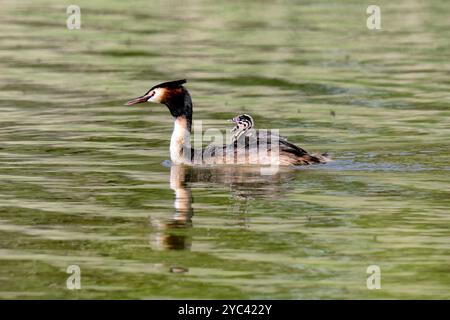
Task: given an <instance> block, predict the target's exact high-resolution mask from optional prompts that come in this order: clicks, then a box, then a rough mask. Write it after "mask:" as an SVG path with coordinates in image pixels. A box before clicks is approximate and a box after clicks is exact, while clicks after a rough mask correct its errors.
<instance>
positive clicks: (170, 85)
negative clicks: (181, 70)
mask: <svg viewBox="0 0 450 320" xmlns="http://www.w3.org/2000/svg"><path fill="white" fill-rule="evenodd" d="M186 82H187V80H186V79H181V80H175V81H167V82H163V83H160V84H157V85H156V86H153V87H152V88H151V89H150V90H148V91H147V93H146V94H145V95H147V94H148V93H149V92H150V91H152V90H153V89H156V88H168V89H175V88H179V87H181V86H182V85H183V84H185V83H186Z"/></svg>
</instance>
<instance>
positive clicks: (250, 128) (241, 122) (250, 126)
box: [230, 114, 287, 142]
mask: <svg viewBox="0 0 450 320" xmlns="http://www.w3.org/2000/svg"><path fill="white" fill-rule="evenodd" d="M230 121H231V122H234V123H235V124H236V125H235V127H234V128H233V129H231V133H233V136H232V137H231V142H235V141H238V140H239V139H240V138H241V137H253V136H256V137H258V138H263V137H264V138H265V139H272V138H275V139H279V140H280V139H282V140H285V141H287V139H286V138H285V137H281V136H279V135H276V134H274V133H273V132H272V131H268V130H263V131H262V132H261V131H259V130H256V129H255V128H254V126H255V121H254V120H253V118H252V116H250V115H248V114H241V115H239V116H237V117H234V118H233V119H231V120H230Z"/></svg>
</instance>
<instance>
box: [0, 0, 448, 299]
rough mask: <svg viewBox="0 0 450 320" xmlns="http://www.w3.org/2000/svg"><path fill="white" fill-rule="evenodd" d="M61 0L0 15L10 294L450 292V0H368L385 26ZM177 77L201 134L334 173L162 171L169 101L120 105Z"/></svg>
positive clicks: (340, 12) (361, 16) (5, 273)
mask: <svg viewBox="0 0 450 320" xmlns="http://www.w3.org/2000/svg"><path fill="white" fill-rule="evenodd" d="M69 4H71V3H69V2H67V3H66V2H65V1H56V0H53V1H50V0H41V1H30V0H24V1H12V0H2V2H1V6H0V70H1V72H0V298H3V299H11V298H13V299H15V298H26V299H30V298H38V299H48V298H64V299H86V298H100V299H104V298H114V299H124V298H142V299H167V298H182V299H185V298H200V299H211V298H226V299H238V298H239V299H269V298H271V299H356V298H362V299H379V298H388V299H418V298H425V299H431V298H441V299H448V298H450V294H449V292H450V275H449V272H450V209H449V207H450V188H449V182H450V178H449V177H450V164H449V156H450V151H449V147H450V143H449V138H450V121H449V119H450V118H449V116H450V62H449V61H450V60H449V57H450V19H449V16H450V5H449V3H448V1H445V0H433V1H419V0H411V1H406V0H403V1H385V0H380V1H377V4H378V5H379V6H380V8H381V19H382V20H381V21H382V23H381V26H382V29H381V30H369V29H368V28H367V26H366V19H367V17H368V15H367V14H366V8H367V5H368V4H369V3H363V2H361V1H356V0H354V1H340V2H331V1H288V0H284V1H256V0H255V1H245V2H242V1H225V0H224V1H213V0H204V1H203V0H193V1H170V0H169V1H143V0H142V1H107V0H89V1H88V0H77V1H74V4H77V5H79V6H80V8H81V29H79V30H69V29H67V27H66V19H67V14H66V7H67V6H68V5H69ZM180 78H187V79H188V81H189V82H188V84H187V85H186V87H187V88H188V89H189V91H190V93H191V95H192V97H193V101H194V119H196V120H202V121H203V122H202V125H203V130H207V129H211V128H217V129H220V130H224V131H225V130H228V129H229V128H230V124H229V123H227V122H226V120H227V119H230V118H231V117H233V116H235V115H237V114H240V113H244V112H245V113H249V114H251V115H252V116H253V117H254V119H255V121H256V124H257V126H258V127H259V128H278V129H280V132H281V134H282V135H284V136H286V137H288V139H289V141H292V142H295V143H297V144H299V145H301V146H302V147H304V148H305V149H307V150H310V151H328V152H329V153H330V154H331V156H332V157H333V159H334V160H335V161H334V162H332V163H330V164H326V165H322V166H314V167H304V168H299V169H296V170H283V171H281V172H279V173H278V174H276V175H273V176H270V177H268V176H261V175H259V174H258V173H255V172H254V171H252V170H244V169H243V168H241V169H230V168H220V169H219V168H217V169H214V168H207V169H188V168H179V167H170V165H168V161H167V160H168V159H169V139H170V134H171V131H172V119H171V117H170V115H169V113H168V112H167V110H166V108H165V107H164V106H162V105H155V104H141V105H137V106H133V107H126V106H123V103H124V102H125V101H127V100H129V99H131V98H134V97H136V96H138V95H141V94H143V93H145V92H146V90H147V89H148V88H149V87H151V86H153V85H155V84H157V83H159V82H163V81H168V80H175V79H180ZM175 194H177V195H178V196H177V197H176V196H175ZM69 265H78V266H79V267H80V269H81V290H69V289H67V288H66V280H67V278H68V276H69V275H68V274H67V273H66V269H67V267H68V266H69ZM370 265H377V266H379V267H380V269H381V289H379V290H376V289H375V290H368V289H367V286H366V280H367V277H368V276H369V275H368V274H367V273H366V270H367V267H368V266H370Z"/></svg>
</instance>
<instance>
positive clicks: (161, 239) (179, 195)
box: [150, 165, 296, 272]
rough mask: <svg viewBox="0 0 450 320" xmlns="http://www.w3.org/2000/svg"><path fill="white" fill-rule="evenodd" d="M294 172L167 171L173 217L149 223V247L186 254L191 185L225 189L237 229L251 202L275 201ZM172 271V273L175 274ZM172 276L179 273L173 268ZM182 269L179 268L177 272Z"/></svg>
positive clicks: (179, 168) (230, 168)
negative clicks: (150, 229) (173, 196)
mask: <svg viewBox="0 0 450 320" xmlns="http://www.w3.org/2000/svg"><path fill="white" fill-rule="evenodd" d="M295 176H296V172H295V170H291V169H289V168H285V169H280V170H279V171H278V172H277V173H276V174H273V175H261V171H260V168H259V167H254V166H222V167H220V166H216V167H213V166H211V167H191V166H184V165H172V166H171V167H170V188H171V189H172V190H173V191H174V194H175V201H174V209H175V211H174V214H173V215H172V217H171V218H170V219H168V220H165V221H160V220H157V219H151V220H150V221H151V225H152V227H153V228H154V232H153V234H152V237H151V241H150V245H151V247H152V248H153V249H155V250H190V249H191V246H192V232H191V228H192V218H193V215H194V210H193V208H192V202H193V198H192V192H191V186H192V185H193V184H195V183H202V184H203V185H204V184H205V183H207V184H212V185H215V186H218V187H220V186H224V185H225V186H229V188H230V195H231V197H230V198H231V203H230V206H229V208H228V213H231V214H234V215H236V218H237V220H238V225H242V226H244V227H248V220H247V218H246V213H247V212H248V210H249V208H251V202H252V200H253V199H255V198H265V199H278V198H279V197H280V196H281V195H283V194H285V193H286V192H287V191H288V189H289V186H290V184H289V181H290V180H292V179H294V178H295ZM175 269H176V270H175ZM175 269H174V271H172V270H171V271H172V272H183V270H181V271H180V270H178V269H180V268H175ZM181 269H183V268H181Z"/></svg>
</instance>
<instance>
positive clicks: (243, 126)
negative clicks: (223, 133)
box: [231, 114, 255, 142]
mask: <svg viewBox="0 0 450 320" xmlns="http://www.w3.org/2000/svg"><path fill="white" fill-rule="evenodd" d="M231 121H232V122H234V123H235V124H236V125H235V126H234V128H233V129H231V133H233V137H232V138H231V141H232V142H234V141H237V140H239V138H240V137H241V136H242V135H246V134H247V133H248V132H249V131H250V130H251V129H252V128H253V124H254V123H255V122H254V121H253V118H252V117H251V116H250V115H248V114H241V115H240V116H237V117H234V118H233V119H231Z"/></svg>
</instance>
